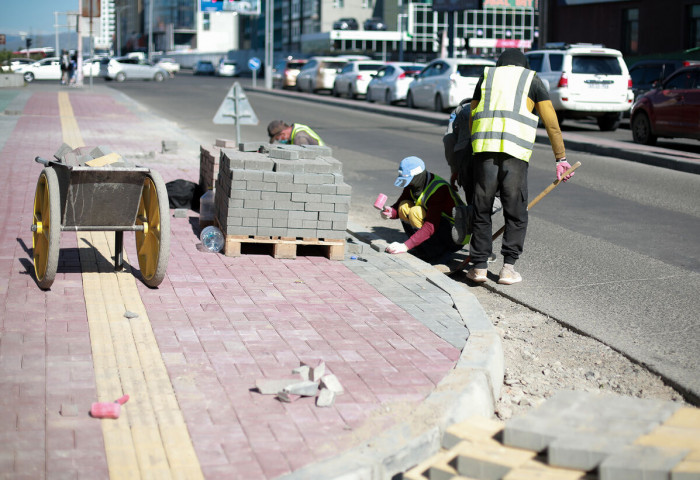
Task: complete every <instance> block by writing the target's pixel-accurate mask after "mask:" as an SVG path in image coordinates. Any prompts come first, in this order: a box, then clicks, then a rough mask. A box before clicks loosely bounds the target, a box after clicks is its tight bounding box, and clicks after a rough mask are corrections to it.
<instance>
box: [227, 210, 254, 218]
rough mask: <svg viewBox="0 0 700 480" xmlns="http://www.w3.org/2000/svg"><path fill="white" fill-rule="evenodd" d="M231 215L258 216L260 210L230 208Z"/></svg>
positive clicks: (242, 216) (229, 213)
mask: <svg viewBox="0 0 700 480" xmlns="http://www.w3.org/2000/svg"><path fill="white" fill-rule="evenodd" d="M228 215H229V216H230V217H241V218H251V217H252V218H258V216H259V215H258V210H257V209H255V208H229V211H228Z"/></svg>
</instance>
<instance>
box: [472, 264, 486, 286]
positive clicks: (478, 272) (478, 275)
mask: <svg viewBox="0 0 700 480" xmlns="http://www.w3.org/2000/svg"><path fill="white" fill-rule="evenodd" d="M487 273H488V270H487V269H485V268H476V267H472V268H470V269H469V271H468V272H467V278H468V279H469V280H471V281H472V282H476V283H484V282H485V281H486V280H487V277H486V274H487Z"/></svg>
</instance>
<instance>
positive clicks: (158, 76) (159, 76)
mask: <svg viewBox="0 0 700 480" xmlns="http://www.w3.org/2000/svg"><path fill="white" fill-rule="evenodd" d="M153 80H154V81H156V82H162V81H163V80H165V76H164V75H163V74H162V73H160V72H156V74H155V75H154V76H153Z"/></svg>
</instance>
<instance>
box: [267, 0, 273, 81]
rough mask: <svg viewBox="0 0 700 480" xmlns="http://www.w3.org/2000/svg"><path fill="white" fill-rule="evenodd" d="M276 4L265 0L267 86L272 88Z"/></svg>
mask: <svg viewBox="0 0 700 480" xmlns="http://www.w3.org/2000/svg"><path fill="white" fill-rule="evenodd" d="M273 9H274V5H273V1H272V0H265V88H266V89H268V90H271V89H272V63H273V62H274V51H275V38H274V37H275V31H274V15H275V12H274V10H273Z"/></svg>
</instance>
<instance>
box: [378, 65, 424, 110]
mask: <svg viewBox="0 0 700 480" xmlns="http://www.w3.org/2000/svg"><path fill="white" fill-rule="evenodd" d="M424 67H425V64H424V63H403V62H389V63H387V64H386V65H385V66H384V67H382V68H381V69H380V70H379V71H378V72H377V73H376V74H375V75H373V78H372V80H370V82H369V85H367V96H366V97H365V98H366V99H367V101H368V102H384V103H386V104H387V105H390V104H392V103H396V102H400V101H402V100H406V94H407V93H408V86H409V85H410V83H411V82H412V81H413V78H414V77H415V76H416V75H417V74H418V73H420V71H421V70H423V68H424Z"/></svg>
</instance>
